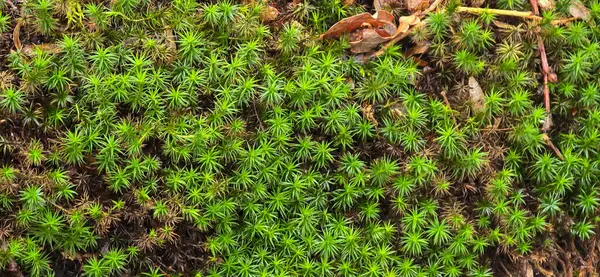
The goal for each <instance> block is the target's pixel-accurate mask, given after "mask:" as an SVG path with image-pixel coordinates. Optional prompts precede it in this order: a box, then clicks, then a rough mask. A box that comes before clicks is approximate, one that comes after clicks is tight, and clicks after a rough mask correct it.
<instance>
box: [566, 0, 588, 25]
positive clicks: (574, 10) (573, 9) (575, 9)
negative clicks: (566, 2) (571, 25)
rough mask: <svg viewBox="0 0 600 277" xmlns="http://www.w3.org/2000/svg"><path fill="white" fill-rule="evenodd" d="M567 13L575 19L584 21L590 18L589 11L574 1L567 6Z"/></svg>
mask: <svg viewBox="0 0 600 277" xmlns="http://www.w3.org/2000/svg"><path fill="white" fill-rule="evenodd" d="M569 13H570V14H571V15H572V16H573V17H575V18H578V19H583V20H586V21H587V20H590V18H591V16H592V15H591V14H590V11H589V10H588V9H587V8H586V7H585V6H584V5H583V4H581V3H579V2H575V1H574V2H573V3H571V5H570V6H569Z"/></svg>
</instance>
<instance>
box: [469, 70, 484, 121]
mask: <svg viewBox="0 0 600 277" xmlns="http://www.w3.org/2000/svg"><path fill="white" fill-rule="evenodd" d="M469 98H470V100H471V101H470V103H471V108H472V109H473V111H474V112H475V113H476V114H478V113H481V112H483V111H484V109H485V95H483V89H481V86H479V82H477V80H476V79H475V78H474V77H469Z"/></svg>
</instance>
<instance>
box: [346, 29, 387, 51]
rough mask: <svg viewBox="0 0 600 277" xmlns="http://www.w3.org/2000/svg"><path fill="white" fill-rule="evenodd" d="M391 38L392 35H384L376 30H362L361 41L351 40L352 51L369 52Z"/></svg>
mask: <svg viewBox="0 0 600 277" xmlns="http://www.w3.org/2000/svg"><path fill="white" fill-rule="evenodd" d="M388 40H390V37H389V36H388V37H382V36H381V35H380V34H379V33H377V31H376V30H373V29H365V30H363V32H362V39H361V40H359V41H351V42H350V45H351V46H352V47H351V48H350V51H351V52H352V53H367V52H370V51H371V50H373V49H375V48H376V47H377V46H379V44H382V43H384V42H386V41H388Z"/></svg>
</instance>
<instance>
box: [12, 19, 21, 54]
mask: <svg viewBox="0 0 600 277" xmlns="http://www.w3.org/2000/svg"><path fill="white" fill-rule="evenodd" d="M21 22H22V21H21V20H18V21H17V25H16V26H15V29H14V30H13V44H14V45H15V48H17V50H19V49H21V39H20V38H19V35H20V34H21Z"/></svg>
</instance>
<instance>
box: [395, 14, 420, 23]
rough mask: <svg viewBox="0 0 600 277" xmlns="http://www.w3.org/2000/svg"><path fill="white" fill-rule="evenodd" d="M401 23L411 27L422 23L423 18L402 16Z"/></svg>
mask: <svg viewBox="0 0 600 277" xmlns="http://www.w3.org/2000/svg"><path fill="white" fill-rule="evenodd" d="M399 21H400V23H406V24H408V25H410V26H412V25H417V24H419V22H421V18H419V17H418V16H416V15H414V14H413V15H409V16H401V17H400V19H399Z"/></svg>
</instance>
